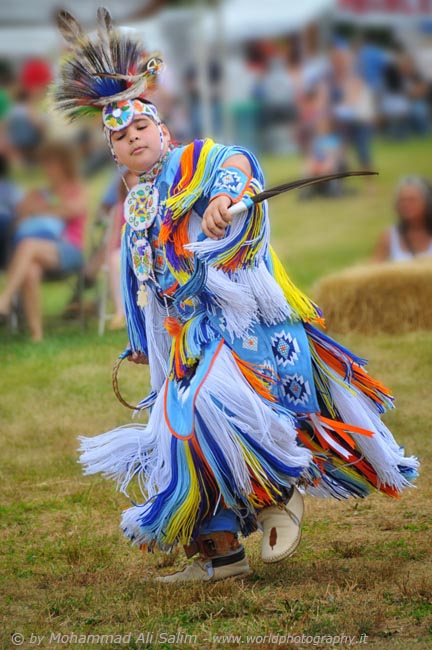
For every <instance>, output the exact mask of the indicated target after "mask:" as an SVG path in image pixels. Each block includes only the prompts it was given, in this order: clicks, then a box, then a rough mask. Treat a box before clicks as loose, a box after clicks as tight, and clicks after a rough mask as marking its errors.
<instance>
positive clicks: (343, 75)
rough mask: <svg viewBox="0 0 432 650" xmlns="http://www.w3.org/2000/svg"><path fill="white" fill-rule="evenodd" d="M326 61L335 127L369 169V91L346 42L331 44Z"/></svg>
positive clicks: (372, 117)
mask: <svg viewBox="0 0 432 650" xmlns="http://www.w3.org/2000/svg"><path fill="white" fill-rule="evenodd" d="M330 61H331V65H332V69H331V76H330V88H331V90H330V98H331V102H332V105H333V115H334V117H335V118H336V120H337V127H338V131H339V133H340V134H341V136H342V137H343V139H344V143H345V146H346V148H348V147H349V146H352V147H353V148H354V150H355V152H356V155H357V158H358V161H359V163H360V165H361V166H362V168H363V169H370V168H371V164H372V152H371V145H372V134H373V125H374V121H375V108H374V100H373V95H372V92H371V90H370V88H368V86H367V85H366V83H365V82H364V81H363V79H362V78H361V77H360V76H359V74H358V73H357V72H356V69H355V60H354V55H353V52H352V51H351V50H350V48H349V47H348V44H347V43H345V42H341V41H339V42H336V43H335V44H334V45H333V47H332V49H331V52H330Z"/></svg>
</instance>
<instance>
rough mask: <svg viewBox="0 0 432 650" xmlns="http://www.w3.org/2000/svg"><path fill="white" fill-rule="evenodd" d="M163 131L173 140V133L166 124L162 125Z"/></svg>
mask: <svg viewBox="0 0 432 650" xmlns="http://www.w3.org/2000/svg"><path fill="white" fill-rule="evenodd" d="M161 129H162V133H163V134H164V136H165V137H167V138H171V133H170V132H169V129H168V127H167V125H166V124H161Z"/></svg>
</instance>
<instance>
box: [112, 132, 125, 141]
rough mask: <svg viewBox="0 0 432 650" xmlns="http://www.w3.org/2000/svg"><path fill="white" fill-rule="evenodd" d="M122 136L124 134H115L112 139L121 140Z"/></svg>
mask: <svg viewBox="0 0 432 650" xmlns="http://www.w3.org/2000/svg"><path fill="white" fill-rule="evenodd" d="M124 137H125V134H124V133H121V134H119V135H116V136H115V138H114V140H115V141H116V142H117V141H118V140H123V138H124Z"/></svg>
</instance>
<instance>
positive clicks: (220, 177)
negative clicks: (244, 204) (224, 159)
mask: <svg viewBox="0 0 432 650" xmlns="http://www.w3.org/2000/svg"><path fill="white" fill-rule="evenodd" d="M250 179H251V176H248V175H247V174H245V172H244V171H242V170H241V169H239V168H238V167H220V168H219V169H218V170H217V173H216V180H215V182H214V183H213V187H212V189H211V193H210V201H211V200H212V199H214V198H216V197H217V196H223V195H224V196H228V197H229V198H230V199H231V201H232V202H233V203H238V201H240V200H241V199H242V197H243V195H244V193H245V191H246V188H247V187H248V185H249V181H250Z"/></svg>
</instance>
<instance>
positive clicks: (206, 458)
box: [80, 140, 418, 550]
mask: <svg viewBox="0 0 432 650" xmlns="http://www.w3.org/2000/svg"><path fill="white" fill-rule="evenodd" d="M239 153H241V154H243V155H245V156H246V157H247V158H248V160H249V163H250V165H251V168H252V178H251V179H249V180H248V182H247V184H246V185H245V188H244V192H245V194H246V195H249V196H252V195H254V194H256V193H258V192H260V191H262V189H263V186H264V179H263V175H262V171H261V169H260V167H259V164H258V162H257V160H256V159H255V157H254V156H253V155H252V154H251V153H249V152H248V151H246V150H244V149H242V148H240V147H226V146H222V145H219V144H215V143H213V142H212V141H211V140H204V141H201V140H197V141H195V142H193V143H191V144H189V145H187V146H181V147H178V148H175V149H172V150H171V151H170V152H169V153H168V154H167V156H166V157H165V159H164V161H163V165H162V170H161V172H160V173H159V175H157V176H156V178H155V179H154V180H153V181H152V183H151V184H150V185H151V187H150V192H149V194H148V195H147V197H144V199H143V198H142V196H141V198H140V195H139V193H137V194H136V201H137V203H136V205H135V206H129V208H127V209H129V213H130V214H131V215H132V217H131V218H132V219H137V218H138V221H139V218H140V214H141V212H140V205H141V204H140V201H142V200H144V201H147V209H148V207H149V205H148V202H149V196H150V197H151V201H150V203H152V201H156V202H157V201H158V210H157V214H156V216H155V218H154V221H153V223H152V225H151V226H150V227H149V228H148V229H147V230H145V231H142V230H140V229H139V225H138V228H137V226H136V223H135V225H134V224H133V221H131V220H129V222H128V223H127V224H126V226H125V229H124V233H123V238H122V271H121V273H122V282H123V295H124V304H125V310H126V316H127V324H128V333H129V341H130V346H131V349H132V350H139V351H141V352H144V353H145V354H147V355H148V359H149V364H150V378H151V392H150V394H149V395H148V396H147V397H145V398H144V399H143V400H142V402H141V404H140V408H148V409H149V411H150V415H149V419H148V422H147V423H146V424H139V423H135V422H134V423H132V424H127V425H125V426H122V427H119V428H117V429H114V430H113V431H109V432H107V433H104V434H102V435H98V436H96V437H94V438H87V437H80V442H81V457H80V460H81V462H82V463H83V465H84V466H85V472H86V473H87V474H93V473H97V472H100V473H102V474H103V475H104V476H106V477H109V478H112V479H115V481H116V482H117V487H118V489H120V490H121V491H122V492H123V493H124V494H126V495H128V489H129V486H130V483H131V482H132V481H133V480H134V481H136V482H137V485H138V486H139V490H140V494H141V495H142V499H141V502H139V503H136V502H132V503H133V505H131V507H129V508H128V509H126V510H125V511H124V513H123V517H122V528H123V531H124V533H125V535H126V536H127V537H128V538H130V540H131V542H132V543H133V544H134V545H138V546H141V545H144V544H148V545H150V546H158V547H159V548H162V549H163V550H168V549H170V548H172V547H173V546H175V545H176V544H177V543H180V544H188V543H190V542H191V540H193V539H194V538H196V536H197V535H198V534H199V531H200V529H201V528H202V527H203V526H205V525H208V523H209V522H211V520H212V518H214V517H215V516H217V514H218V513H220V512H221V511H224V510H229V511H231V512H233V513H235V515H236V517H238V520H239V527H240V529H241V532H242V533H243V535H248V534H249V533H251V532H252V531H254V530H256V528H257V513H258V512H259V511H260V510H261V509H263V508H265V507H266V506H269V505H274V504H277V503H279V502H282V501H284V500H285V499H286V495H287V492H288V490H289V488H290V487H291V486H292V485H293V484H296V485H298V486H299V487H300V488H301V489H302V490H303V491H304V492H305V493H306V494H310V495H312V496H317V497H334V498H336V499H342V498H347V497H350V496H353V497H365V496H367V495H368V494H370V493H371V492H374V491H380V492H383V493H385V494H388V495H390V496H398V495H399V494H400V492H401V491H402V490H403V489H404V488H405V487H407V486H411V485H412V484H411V481H412V479H413V478H414V477H415V476H416V475H417V471H416V469H417V466H418V461H417V459H416V458H415V457H406V456H405V455H404V449H403V447H400V446H399V445H398V444H397V443H396V441H395V439H394V437H393V435H392V434H391V432H390V431H389V430H388V428H387V427H386V426H385V425H384V424H383V422H382V421H381V415H382V414H383V413H384V412H385V411H386V410H387V409H389V408H392V407H393V399H392V397H391V395H390V394H389V392H388V390H387V389H386V388H385V387H384V386H383V385H382V384H380V383H379V382H377V381H376V380H375V379H373V378H372V377H371V376H370V375H369V374H368V373H367V372H366V370H365V369H364V366H365V363H366V361H365V360H364V359H361V358H359V357H357V356H355V355H354V354H353V353H352V352H350V351H349V350H347V349H346V348H344V347H343V346H342V345H340V344H339V343H337V342H336V341H334V340H333V339H331V338H330V337H329V336H327V335H326V334H324V333H323V331H322V327H321V326H322V324H323V321H322V315H321V313H320V310H319V308H318V307H317V306H316V305H315V304H313V303H312V302H311V301H310V300H309V299H308V298H307V297H306V296H305V295H304V294H303V293H301V292H300V291H299V290H298V289H297V288H296V287H295V286H294V285H293V284H292V282H291V281H290V279H289V278H288V276H287V274H286V272H285V271H284V268H283V266H282V264H281V262H280V261H279V259H278V257H277V255H276V254H275V252H274V250H273V249H272V247H271V245H270V241H269V221H268V216H267V205H266V203H265V202H264V203H259V204H255V205H253V206H252V207H251V208H249V210H248V211H244V212H243V213H242V214H240V215H239V216H237V217H235V218H234V220H233V222H232V224H231V225H230V226H229V227H228V228H227V230H226V233H225V236H224V237H223V238H221V239H218V240H213V239H208V238H205V237H204V235H203V233H202V229H201V219H202V216H203V213H204V211H205V209H206V207H207V205H208V203H209V199H210V198H211V197H212V196H213V195H214V188H215V184H216V183H217V182H220V178H221V176H220V171H221V167H222V165H224V163H225V162H226V161H227V160H228V159H229V158H230V156H233V155H234V154H239ZM147 189H149V187H148V188H147ZM231 189H232V188H231ZM128 200H129V202H130V201H131V200H132V201H133V200H134V195H133V194H132V195H131V196H129V199H128ZM131 223H132V225H131ZM132 226H133V227H132ZM149 265H150V267H151V272H150V274H149V277H147V278H146V275H147V274H144V275H143V266H144V267H148V266H149ZM143 277H144V278H146V279H145V280H143ZM137 292H138V294H141V297H144V300H142V299H141V300H139V303H140V305H144V303H146V304H145V305H144V306H140V305H138V304H137Z"/></svg>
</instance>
